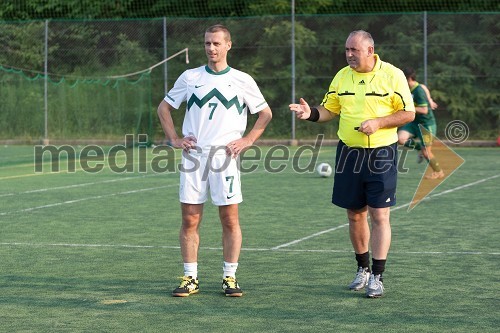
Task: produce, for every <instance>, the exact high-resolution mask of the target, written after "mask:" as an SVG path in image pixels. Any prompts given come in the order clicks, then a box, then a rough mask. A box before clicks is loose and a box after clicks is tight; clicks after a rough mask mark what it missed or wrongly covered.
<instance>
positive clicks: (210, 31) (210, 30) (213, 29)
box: [205, 24, 231, 42]
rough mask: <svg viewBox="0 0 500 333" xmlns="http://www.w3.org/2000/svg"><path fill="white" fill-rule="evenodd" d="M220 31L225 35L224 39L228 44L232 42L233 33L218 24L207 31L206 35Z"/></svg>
mask: <svg viewBox="0 0 500 333" xmlns="http://www.w3.org/2000/svg"><path fill="white" fill-rule="evenodd" d="M219 31H222V32H223V33H224V39H225V40H226V42H230V41H231V33H230V32H229V29H228V28H227V27H226V26H224V25H222V24H216V25H212V26H211V27H208V28H207V30H205V33H214V32H219Z"/></svg>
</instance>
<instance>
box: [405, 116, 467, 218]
mask: <svg viewBox="0 0 500 333" xmlns="http://www.w3.org/2000/svg"><path fill="white" fill-rule="evenodd" d="M418 126H419V128H420V131H421V132H422V137H423V138H424V140H425V138H426V137H427V138H432V153H433V154H434V156H435V158H436V160H438V161H439V165H440V166H441V168H442V169H443V172H444V175H445V176H444V177H443V178H439V179H427V178H426V176H429V175H430V174H431V173H432V171H433V170H432V168H431V166H430V165H429V164H427V168H426V169H425V172H424V174H423V175H422V178H421V179H420V183H419V184H418V187H417V190H416V191H415V194H414V195H413V199H412V200H411V203H410V206H409V207H408V211H410V210H412V209H413V208H415V206H417V205H418V204H419V203H420V202H421V201H422V200H423V199H424V198H425V197H427V196H428V195H429V194H430V193H431V192H432V191H434V190H435V189H436V188H437V187H438V186H439V185H440V184H441V183H442V182H444V181H445V180H446V179H447V178H448V177H450V176H451V175H452V173H454V172H455V171H456V170H457V169H458V168H460V166H461V165H462V164H463V163H464V162H465V160H464V159H463V158H462V157H460V155H458V154H457V153H455V151H454V150H453V149H451V148H450V147H448V146H447V145H446V144H445V143H444V142H443V141H441V140H439V139H438V138H437V137H435V136H433V135H432V133H430V132H429V131H428V130H427V129H425V128H424V127H423V126H422V125H418ZM425 141H427V140H425Z"/></svg>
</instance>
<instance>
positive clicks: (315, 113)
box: [306, 108, 319, 122]
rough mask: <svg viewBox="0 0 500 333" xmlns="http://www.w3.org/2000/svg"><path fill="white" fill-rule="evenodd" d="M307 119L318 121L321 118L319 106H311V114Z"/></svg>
mask: <svg viewBox="0 0 500 333" xmlns="http://www.w3.org/2000/svg"><path fill="white" fill-rule="evenodd" d="M306 120H309V121H314V122H317V121H318V120H319V111H318V109H317V108H311V114H310V115H309V118H307V119H306Z"/></svg>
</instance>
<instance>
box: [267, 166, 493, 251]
mask: <svg viewBox="0 0 500 333" xmlns="http://www.w3.org/2000/svg"><path fill="white" fill-rule="evenodd" d="M498 177H500V174H498V175H494V176H491V177H487V178H483V179H480V180H478V181H475V182H472V183H469V184H465V185H461V186H458V187H455V188H452V189H449V190H446V191H443V192H439V193H436V194H433V195H430V196H428V197H426V198H424V199H423V200H429V199H431V198H434V197H438V196H441V195H444V194H449V193H452V192H455V191H459V190H462V189H464V188H467V187H470V186H474V185H477V184H480V183H484V182H486V181H488V180H492V179H494V178H498ZM410 204H411V202H409V203H406V204H404V205H400V206H397V207H394V208H392V209H391V212H393V211H396V210H399V209H401V208H405V207H408V206H409V205H410ZM347 226H349V223H345V224H342V225H339V226H336V227H334V228H330V229H327V230H323V231H320V232H317V233H315V234H312V235H309V236H306V237H303V238H300V239H296V240H294V241H291V242H288V243H285V244H281V245H278V246H275V247H273V248H272V249H273V250H278V249H281V248H284V247H288V246H290V245H294V244H297V243H300V242H302V241H305V240H308V239H310V238H313V237H316V236H320V235H323V234H326V233H328V232H331V231H335V230H337V229H341V228H345V227H347Z"/></svg>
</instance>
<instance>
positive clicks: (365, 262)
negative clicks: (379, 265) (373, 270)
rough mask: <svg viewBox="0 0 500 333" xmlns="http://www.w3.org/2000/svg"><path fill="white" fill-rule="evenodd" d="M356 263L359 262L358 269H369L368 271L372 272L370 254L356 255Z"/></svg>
mask: <svg viewBox="0 0 500 333" xmlns="http://www.w3.org/2000/svg"><path fill="white" fill-rule="evenodd" d="M356 261H357V262H358V267H363V268H368V271H370V252H365V253H361V254H358V253H356Z"/></svg>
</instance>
